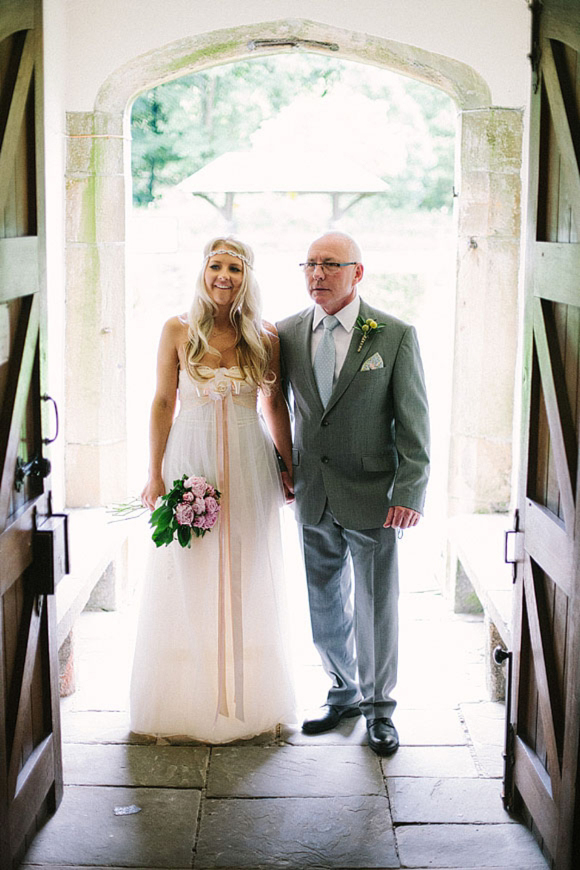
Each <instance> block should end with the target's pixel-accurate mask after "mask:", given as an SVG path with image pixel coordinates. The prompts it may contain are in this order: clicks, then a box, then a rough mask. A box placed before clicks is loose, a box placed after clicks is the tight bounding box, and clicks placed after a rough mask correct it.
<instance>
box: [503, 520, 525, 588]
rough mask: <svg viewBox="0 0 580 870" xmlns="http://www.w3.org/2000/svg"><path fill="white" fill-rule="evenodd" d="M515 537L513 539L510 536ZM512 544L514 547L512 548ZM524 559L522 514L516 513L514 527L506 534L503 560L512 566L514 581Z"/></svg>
mask: <svg viewBox="0 0 580 870" xmlns="http://www.w3.org/2000/svg"><path fill="white" fill-rule="evenodd" d="M511 535H513V538H511V537H510V536H511ZM510 543H511V544H512V546H511V547H510ZM523 558H524V533H523V532H522V531H520V512H519V510H516V511H515V512H514V527H513V529H508V530H507V531H506V532H505V537H504V552H503V560H504V562H505V563H506V565H512V566H513V567H512V580H513V582H514V583H515V582H516V577H517V566H518V562H521V561H522V560H523Z"/></svg>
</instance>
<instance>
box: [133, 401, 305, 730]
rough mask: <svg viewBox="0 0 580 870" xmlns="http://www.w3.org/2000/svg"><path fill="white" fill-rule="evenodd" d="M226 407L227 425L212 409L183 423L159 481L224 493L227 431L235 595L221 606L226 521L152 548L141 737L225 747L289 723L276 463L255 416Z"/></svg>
mask: <svg viewBox="0 0 580 870" xmlns="http://www.w3.org/2000/svg"><path fill="white" fill-rule="evenodd" d="M226 405H227V407H226V406H224V407H225V410H226V414H225V417H223V418H219V417H218V415H217V414H216V409H215V403H206V404H201V405H195V406H194V407H192V408H189V409H185V410H182V411H181V412H180V414H179V416H178V417H177V418H176V420H175V422H174V424H173V427H172V429H171V432H170V435H169V440H168V443H167V448H166V453H165V463H164V472H163V473H164V479H165V484H166V487H167V488H169V487H171V486H172V484H173V481H174V480H176V479H178V478H181V477H182V475H183V474H187V475H188V476H189V475H202V476H204V477H205V478H206V479H207V480H208V482H210V483H211V484H212V485H214V486H216V487H218V488H220V487H221V486H222V485H223V484H222V482H221V481H220V480H219V475H220V474H221V475H222V476H223V468H220V462H219V458H216V457H217V456H218V450H217V449H216V444H217V443H218V435H219V427H220V425H221V426H222V433H221V434H222V436H225V449H227V455H228V465H229V469H228V493H227V494H224V495H227V496H229V497H228V498H227V502H228V504H229V527H230V532H229V536H228V541H227V546H228V547H229V548H230V559H231V564H232V572H233V574H235V575H236V577H237V578H238V579H237V584H238V585H237V587H236V588H233V586H230V582H229V580H227V578H226V581H225V583H223V584H222V595H223V599H222V601H221V602H220V576H222V578H223V574H224V558H225V556H224V552H223V550H224V542H223V537H222V539H221V542H220V528H219V526H220V524H221V523H222V522H224V514H223V512H222V514H221V515H220V519H219V520H218V525H216V526H215V527H214V528H213V529H212V530H211V531H210V532H208V533H206V534H205V536H204V537H203V538H195V537H194V538H192V541H191V547H190V548H189V549H187V548H182V547H180V546H179V544H178V543H177V542H176V541H174V542H173V543H172V544H170V545H169V546H168V547H165V546H163V547H161V548H159V549H156V548H155V547H154V545H153V544H151V545H150V546H151V553H150V556H149V559H148V568H147V572H146V576H145V579H144V585H143V590H142V598H141V607H140V615H139V622H138V629H137V638H136V649H135V658H134V664H133V673H132V680H131V727H132V730H133V731H135V732H137V733H145V734H153V735H159V736H166V737H171V736H173V737H188V738H193V739H195V740H200V741H206V742H210V743H224V742H228V741H231V740H236V739H243V738H250V737H253V736H255V735H257V734H260V733H262V732H264V731H267V730H269V729H272V728H273V727H275V726H276V724H277V723H279V722H288V721H293V720H294V693H293V680H292V674H291V667H290V664H289V650H290V639H289V629H288V626H287V613H288V611H287V606H286V600H285V588H284V572H283V556H282V542H281V533H280V513H279V512H280V508H281V506H282V502H283V498H282V490H281V484H280V478H279V472H278V468H277V461H276V457H275V452H274V448H273V445H272V442H271V440H270V438H269V435H268V434H267V431H266V430H265V426H264V424H263V421H262V420H261V418H260V417H259V415H258V414H257V412H256V410H255V408H254V409H252V408H248V407H246V406H245V405H239V404H236V403H235V402H234V401H233V400H232V398H231V397H230V398H229V399H228V400H227V403H226ZM223 444H224V441H223V437H222V446H223ZM220 572H221V575H220ZM240 675H241V676H240ZM220 685H221V686H222V689H221V691H220ZM218 707H219V709H218Z"/></svg>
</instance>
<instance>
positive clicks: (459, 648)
mask: <svg viewBox="0 0 580 870" xmlns="http://www.w3.org/2000/svg"><path fill="white" fill-rule="evenodd" d="M415 540H416V541H417V540H418V539H417V538H415ZM420 549H421V548H420V547H418V548H415V549H414V550H413V551H412V553H411V551H409V550H407V552H406V551H405V548H404V547H403V552H402V556H403V558H402V563H403V569H404V570H403V578H404V579H403V581H402V594H401V641H400V677H399V686H398V688H397V697H398V700H399V706H398V708H397V711H396V715H395V722H396V724H397V727H398V730H399V733H400V737H401V747H400V749H399V751H398V752H397V753H396V754H395V755H394V756H393V757H391V758H389V759H379V758H378V757H376V756H375V755H374V754H373V753H372V752H371V751H370V750H369V749H368V747H367V746H366V743H365V735H366V732H365V727H364V722H363V721H362V720H360V719H349V720H345V721H344V722H342V723H341V724H340V726H339V728H338V729H337V730H336V731H334V732H330V733H328V734H325V735H320V736H318V737H307V736H305V735H303V734H302V733H301V731H300V728H299V725H298V724H297V723H291V724H285V725H282V726H279V728H278V729H277V730H276V732H272V733H269V734H266V735H262V736H261V737H260V738H257V739H255V740H253V741H250V742H245V743H241V744H236V745H228V746H221V747H208V746H203V745H173V744H169V743H168V742H167V741H161V742H157V743H151V742H147V739H146V738H138V737H136V736H135V735H132V734H131V733H130V731H129V726H128V716H127V688H128V679H129V670H130V661H131V645H132V637H133V626H134V617H133V614H134V610H135V608H134V607H132V608H127V609H125V610H123V611H118V612H115V613H104V612H103V613H84V614H83V615H82V616H81V618H80V620H79V622H78V624H77V627H76V653H75V654H76V670H77V692H76V693H75V694H74V695H72V696H71V697H70V698H68V699H65V700H63V702H62V721H63V740H64V745H63V753H64V772H65V783H66V788H65V796H64V799H63V803H62V805H61V807H60V809H59V810H58V812H57V813H56V815H55V816H54V817H53V818H52V819H50V820H49V821H48V823H47V824H46V825H45V826H44V828H43V829H42V830H41V832H40V833H39V835H38V836H37V838H36V840H35V842H34V843H33V844H32V846H31V848H30V849H29V851H28V853H27V855H26V857H25V860H24V863H23V864H22V866H21V870H33V868H36V870H40V868H42V870H62V868H65V867H66V868H67V870H71V868H88V867H90V868H93V870H98V868H123V867H131V868H141V870H145V868H166V870H181V868H194V870H198V868H229V870H235V868H248V870H250V868H251V870H260V868H287V870H303V868H304V870H306V868H321V870H322V868H336V870H340V868H344V870H346V868H367V870H370V868H463V870H467V868H474V870H483V868H486V870H492V868H493V870H503V868H505V870H507V868H509V870H532V868H545V867H546V866H547V865H546V863H545V861H544V859H543V857H542V854H541V851H540V849H539V847H538V846H537V844H536V842H535V840H534V839H533V837H532V835H531V834H530V833H529V831H528V830H527V829H526V828H525V827H524V826H523V825H521V824H519V823H518V822H516V821H515V820H514V819H512V818H510V817H509V816H508V815H507V813H506V812H505V811H504V809H503V806H502V802H501V776H502V771H503V761H502V754H501V753H502V743H503V716H504V707H503V705H501V704H494V703H490V702H489V701H488V700H487V695H486V690H485V685H484V672H483V627H482V621H481V619H479V618H478V617H473V616H471V617H465V616H460V615H457V614H453V613H451V612H450V611H449V608H448V604H447V602H446V601H445V600H444V599H443V598H442V596H441V595H440V594H439V592H438V591H437V588H436V586H435V584H434V583H433V582H431V581H430V580H429V579H427V580H426V581H425V580H423V579H422V577H425V576H427V575H426V574H424V573H423V574H422V575H421V572H420V570H419V567H420V566H419V564H418V563H417V561H416V556H415V555H413V553H415V554H416V553H417V552H418V551H420ZM296 573H297V574H298V568H296ZM305 608H306V605H305V596H304V595H303V594H302V593H301V592H300V593H298V594H297V597H296V600H295V601H292V602H291V609H292V615H293V621H294V624H295V626H296V631H295V648H296V650H295V651H296V673H297V682H298V689H299V702H300V705H301V706H302V707H304V708H308V707H312V706H318V705H319V704H320V703H321V702H322V700H323V698H324V694H325V690H326V689H325V687H326V683H325V677H324V674H323V673H322V672H321V669H320V667H319V666H318V664H317V659H316V654H315V652H314V650H313V649H312V645H311V643H310V641H309V636H308V629H307V622H306V609H305ZM127 808H133V809H134V808H139V811H138V812H127Z"/></svg>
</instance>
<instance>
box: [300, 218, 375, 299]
mask: <svg viewBox="0 0 580 870" xmlns="http://www.w3.org/2000/svg"><path fill="white" fill-rule="evenodd" d="M307 262H309V263H311V264H312V266H311V267H310V268H308V269H306V272H305V276H306V286H307V288H308V292H309V294H310V296H311V298H312V299H313V300H314V302H316V303H317V304H318V305H320V306H321V307H322V308H323V309H324V311H325V312H326V314H336V312H337V311H340V310H341V309H342V308H344V307H345V305H348V304H349V303H350V302H352V301H353V299H354V298H355V296H356V288H357V284H358V283H359V281H360V280H361V278H362V276H363V272H364V269H363V265H362V263H361V252H360V248H359V246H358V245H357V243H356V242H355V240H354V239H353V238H352V236H349V235H348V233H340V232H330V233H324V235H323V236H320V238H319V239H316V240H315V241H314V242H312V244H311V245H310V248H309V249H308V256H307ZM325 263H328V264H329V265H332V266H333V269H332V270H331V271H329V270H327V269H325V268H324V265H325ZM336 263H337V264H339V266H340V268H338V269H336V266H334V264H336ZM334 269H336V271H334Z"/></svg>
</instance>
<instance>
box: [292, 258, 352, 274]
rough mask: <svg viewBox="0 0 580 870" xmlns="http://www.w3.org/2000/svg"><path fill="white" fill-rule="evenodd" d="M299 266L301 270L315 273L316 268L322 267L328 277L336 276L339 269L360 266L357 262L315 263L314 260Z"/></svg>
mask: <svg viewBox="0 0 580 870" xmlns="http://www.w3.org/2000/svg"><path fill="white" fill-rule="evenodd" d="M298 265H299V266H300V268H301V269H304V271H305V272H314V270H315V269H316V267H317V266H320V268H321V269H322V271H323V272H324V273H325V274H326V275H334V274H336V272H338V270H339V269H342V267H343V266H358V263H357V261H356V260H352V261H351V262H350V263H328V262H324V263H315V262H314V260H308V262H307V263H299V264H298Z"/></svg>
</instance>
